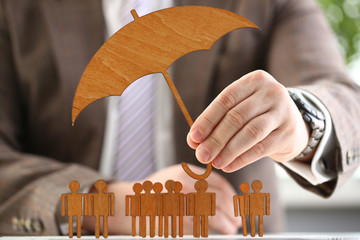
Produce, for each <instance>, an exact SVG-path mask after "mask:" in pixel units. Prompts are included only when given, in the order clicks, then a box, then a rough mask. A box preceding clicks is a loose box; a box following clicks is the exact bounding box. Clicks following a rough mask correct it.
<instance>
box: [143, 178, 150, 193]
mask: <svg viewBox="0 0 360 240" xmlns="http://www.w3.org/2000/svg"><path fill="white" fill-rule="evenodd" d="M142 187H143V189H144V191H145V192H146V193H150V191H151V189H152V188H153V184H152V182H150V181H148V180H147V181H145V182H144V183H143V185H142Z"/></svg>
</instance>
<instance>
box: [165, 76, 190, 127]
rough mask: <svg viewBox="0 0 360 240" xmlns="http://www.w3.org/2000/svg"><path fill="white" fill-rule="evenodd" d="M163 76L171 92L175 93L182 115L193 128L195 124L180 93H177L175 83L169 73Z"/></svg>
mask: <svg viewBox="0 0 360 240" xmlns="http://www.w3.org/2000/svg"><path fill="white" fill-rule="evenodd" d="M162 74H163V75H164V77H165V80H166V82H167V84H168V85H169V87H170V89H171V92H172V93H173V95H174V97H175V99H176V102H177V103H178V105H179V107H180V109H181V111H182V113H183V114H184V117H185V118H186V121H187V122H188V124H189V126H190V127H191V126H192V125H193V123H194V122H193V120H192V118H191V116H190V114H189V112H188V110H187V108H186V106H185V104H184V102H183V100H182V99H181V97H180V94H179V92H178V91H177V89H176V87H175V85H174V83H173V82H172V80H171V78H170V75H169V73H168V72H167V71H164V72H163V73H162Z"/></svg>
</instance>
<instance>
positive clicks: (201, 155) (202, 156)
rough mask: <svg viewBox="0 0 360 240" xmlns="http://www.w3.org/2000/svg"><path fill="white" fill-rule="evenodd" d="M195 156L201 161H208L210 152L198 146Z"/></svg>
mask: <svg viewBox="0 0 360 240" xmlns="http://www.w3.org/2000/svg"><path fill="white" fill-rule="evenodd" d="M196 156H197V158H198V159H199V160H202V161H203V162H208V161H209V159H210V153H209V151H208V150H207V149H206V148H204V147H200V148H198V149H197V150H196Z"/></svg>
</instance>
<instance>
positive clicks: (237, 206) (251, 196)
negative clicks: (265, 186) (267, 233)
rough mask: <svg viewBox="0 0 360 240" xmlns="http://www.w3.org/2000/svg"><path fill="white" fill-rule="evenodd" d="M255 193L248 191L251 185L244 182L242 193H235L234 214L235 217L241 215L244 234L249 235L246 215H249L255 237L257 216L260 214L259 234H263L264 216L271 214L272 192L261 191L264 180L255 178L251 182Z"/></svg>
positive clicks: (252, 233) (241, 187)
mask: <svg viewBox="0 0 360 240" xmlns="http://www.w3.org/2000/svg"><path fill="white" fill-rule="evenodd" d="M251 187H252V189H253V190H254V192H253V193H248V191H249V189H250V186H249V184H248V183H242V184H241V185H240V190H241V191H242V193H243V194H242V195H235V196H234V197H233V201H234V214H235V217H237V216H239V215H240V216H241V219H242V223H243V235H244V236H247V225H246V217H247V216H248V217H249V221H250V230H251V236H252V237H255V232H256V230H255V228H256V216H258V219H259V222H258V226H259V236H260V237H262V236H263V216H264V215H265V214H266V215H270V194H269V193H261V192H260V191H261V189H262V182H261V181H259V180H255V181H253V182H252V184H251Z"/></svg>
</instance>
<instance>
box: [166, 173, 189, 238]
mask: <svg viewBox="0 0 360 240" xmlns="http://www.w3.org/2000/svg"><path fill="white" fill-rule="evenodd" d="M165 188H166V189H167V193H164V194H162V201H161V203H162V214H163V217H164V236H165V237H168V236H169V217H170V218H171V236H172V237H174V238H175V237H176V235H177V218H178V217H179V236H180V237H182V236H183V216H184V215H185V207H184V205H185V197H184V194H183V193H180V191H181V189H182V184H181V183H180V182H175V181H173V180H168V181H166V183H165Z"/></svg>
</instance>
